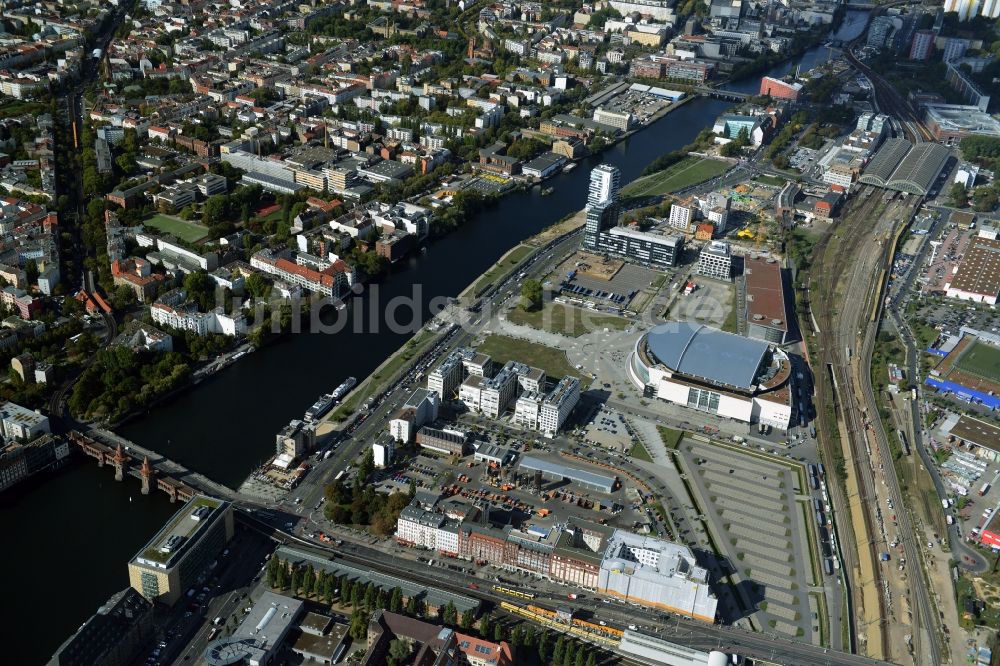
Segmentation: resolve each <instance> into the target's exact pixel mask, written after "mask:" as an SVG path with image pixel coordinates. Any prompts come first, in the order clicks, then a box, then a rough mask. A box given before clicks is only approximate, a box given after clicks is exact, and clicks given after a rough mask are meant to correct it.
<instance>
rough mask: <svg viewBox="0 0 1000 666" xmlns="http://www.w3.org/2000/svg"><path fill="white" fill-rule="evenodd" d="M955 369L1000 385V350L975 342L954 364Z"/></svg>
mask: <svg viewBox="0 0 1000 666" xmlns="http://www.w3.org/2000/svg"><path fill="white" fill-rule="evenodd" d="M955 367H956V368H958V369H959V370H961V371H963V372H966V373H968V374H970V375H974V376H976V377H981V378H983V379H988V380H989V381H991V382H994V383H997V384H1000V348H997V347H993V346H992V345H988V344H985V343H983V342H976V343H974V344H973V345H972V346H971V347H969V350H968V351H967V352H965V353H964V354H963V355H962V358H960V359H958V362H956V363H955Z"/></svg>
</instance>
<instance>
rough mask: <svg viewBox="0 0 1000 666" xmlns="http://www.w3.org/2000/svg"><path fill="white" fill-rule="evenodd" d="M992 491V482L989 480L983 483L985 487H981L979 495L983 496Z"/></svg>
mask: <svg viewBox="0 0 1000 666" xmlns="http://www.w3.org/2000/svg"><path fill="white" fill-rule="evenodd" d="M988 492H990V483H989V481H987V482H986V483H984V484H983V487H982V488H980V489H979V496H980V497H982V496H983V495H985V494H986V493H988Z"/></svg>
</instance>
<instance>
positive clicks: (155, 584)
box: [128, 495, 233, 606]
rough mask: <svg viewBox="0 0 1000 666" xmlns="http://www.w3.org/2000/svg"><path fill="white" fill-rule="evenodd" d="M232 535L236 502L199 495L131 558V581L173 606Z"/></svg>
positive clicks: (150, 596)
mask: <svg viewBox="0 0 1000 666" xmlns="http://www.w3.org/2000/svg"><path fill="white" fill-rule="evenodd" d="M232 538H233V507H232V504H230V503H229V502H226V501H224V500H220V499H215V498H213V497H207V496H205V495H195V496H194V497H192V498H191V500H190V501H189V502H188V503H187V504H185V505H184V506H183V507H182V508H181V510H180V511H178V512H177V513H176V514H174V516H173V518H171V519H170V520H169V521H167V524H166V525H164V526H163V527H162V528H161V529H160V531H159V532H157V533H156V535H155V536H153V538H152V539H150V540H149V542H148V543H147V544H146V545H145V546H143V547H142V549H141V550H140V551H139V552H138V553H137V554H136V556H135V557H133V558H132V561H131V562H129V564H128V579H129V584H130V585H131V586H132V587H133V588H134V589H135V590H136V591H137V592H139V593H140V594H141V595H142V596H144V597H145V598H146V599H149V600H150V601H153V602H159V603H163V604H166V605H168V606H172V605H174V604H175V603H176V602H177V601H178V600H179V599H180V598H181V597H182V596H183V595H184V592H185V591H186V590H187V589H188V588H190V587H191V586H193V585H194V584H195V581H196V580H197V579H198V576H199V575H200V574H201V573H202V572H203V571H205V570H207V569H208V566H209V564H211V562H212V561H213V560H214V559H215V558H216V557H217V556H218V554H219V553H220V552H221V551H222V549H223V548H224V547H225V545H226V544H227V543H228V542H229V540H230V539H232Z"/></svg>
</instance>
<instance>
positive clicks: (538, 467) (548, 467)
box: [520, 456, 618, 495]
mask: <svg viewBox="0 0 1000 666" xmlns="http://www.w3.org/2000/svg"><path fill="white" fill-rule="evenodd" d="M520 470H521V472H522V473H527V474H532V473H534V472H541V473H542V478H544V479H547V480H550V481H571V482H573V483H575V484H577V485H579V486H580V487H582V488H586V489H587V490H594V491H597V492H600V493H604V494H606V495H610V494H611V493H613V492H614V491H615V489H616V488H618V477H617V476H608V475H606V474H597V473H596V472H589V471H587V470H585V469H579V468H577V467H568V466H566V465H562V464H560V463H556V462H551V461H549V460H543V459H541V458H536V457H534V456H523V457H522V458H521V465H520Z"/></svg>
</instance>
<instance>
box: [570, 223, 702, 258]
mask: <svg viewBox="0 0 1000 666" xmlns="http://www.w3.org/2000/svg"><path fill="white" fill-rule="evenodd" d="M664 226H665V225H661V226H660V227H658V228H656V227H654V228H651V229H649V230H647V231H640V230H639V229H637V228H634V227H623V226H615V227H612V228H611V229H609V230H607V231H606V232H603V233H600V234H598V235H597V238H596V244H595V245H594V246H592V247H589V248H588V249H590V250H592V251H594V252H598V253H600V254H609V255H615V256H618V257H622V258H625V259H627V260H629V261H630V262H631V263H635V264H639V265H641V266H649V267H651V268H670V267H672V266H676V265H677V260H678V258H679V257H680V253H681V251H682V250H683V249H684V239H683V238H682V237H680V236H677V235H675V234H671V233H666V231H668V230H667V229H665V228H664Z"/></svg>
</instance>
